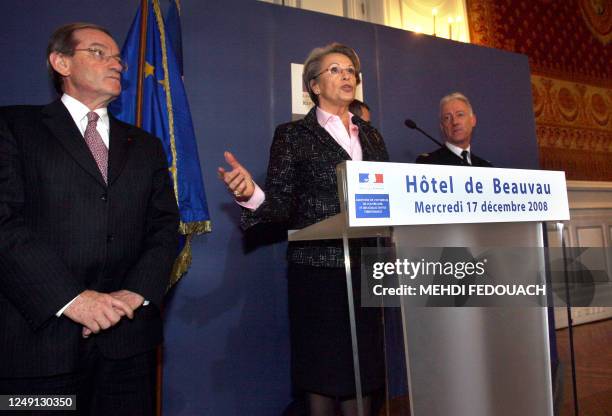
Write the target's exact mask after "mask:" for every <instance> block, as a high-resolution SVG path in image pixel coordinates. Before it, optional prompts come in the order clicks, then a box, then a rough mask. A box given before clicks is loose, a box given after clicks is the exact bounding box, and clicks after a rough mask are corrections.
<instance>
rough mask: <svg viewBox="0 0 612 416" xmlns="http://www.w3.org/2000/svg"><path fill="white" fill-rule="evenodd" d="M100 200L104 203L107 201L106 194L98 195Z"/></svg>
mask: <svg viewBox="0 0 612 416" xmlns="http://www.w3.org/2000/svg"><path fill="white" fill-rule="evenodd" d="M100 199H101V200H102V201H104V202H106V201H107V200H108V196H107V195H106V194H102V195H100Z"/></svg>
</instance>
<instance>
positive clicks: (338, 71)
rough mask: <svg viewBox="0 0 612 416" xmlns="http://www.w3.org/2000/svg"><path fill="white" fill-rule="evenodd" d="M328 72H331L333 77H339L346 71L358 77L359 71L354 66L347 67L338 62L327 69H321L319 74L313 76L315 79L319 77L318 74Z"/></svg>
mask: <svg viewBox="0 0 612 416" xmlns="http://www.w3.org/2000/svg"><path fill="white" fill-rule="evenodd" d="M326 72H329V75H331V76H332V77H339V76H340V75H342V74H343V73H344V72H346V73H347V74H348V75H349V76H351V77H354V78H356V77H357V71H356V70H355V68H353V67H352V66H347V67H346V68H342V67H341V66H340V65H338V64H331V65H330V66H329V67H327V69H325V70H324V71H321V72H319V73H318V74H317V75H315V76H314V77H313V79H315V78H316V77H318V76H320V75H322V74H324V73H326Z"/></svg>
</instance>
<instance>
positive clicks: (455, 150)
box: [444, 142, 472, 165]
mask: <svg viewBox="0 0 612 416" xmlns="http://www.w3.org/2000/svg"><path fill="white" fill-rule="evenodd" d="M444 144H445V145H446V147H447V148H448V150H450V151H451V152H453V153H454V154H456V155H457V156H459V157H460V158H461V159H463V156H461V152H463V151H464V150H467V152H468V154H467V160H468V163H469V164H470V165H471V164H472V152H471V151H470V147H471V146H468V147H467V148H465V149H463V148H461V147H459V146H455V145H454V144H452V143H449V142H445V143H444Z"/></svg>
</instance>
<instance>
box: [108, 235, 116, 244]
mask: <svg viewBox="0 0 612 416" xmlns="http://www.w3.org/2000/svg"><path fill="white" fill-rule="evenodd" d="M114 239H115V236H114V235H112V234H109V235H107V236H106V242H107V243H111V242H112V241H113V240H114Z"/></svg>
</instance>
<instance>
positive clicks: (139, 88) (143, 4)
mask: <svg viewBox="0 0 612 416" xmlns="http://www.w3.org/2000/svg"><path fill="white" fill-rule="evenodd" d="M148 17H149V0H140V43H139V45H138V46H139V47H138V82H137V84H136V126H137V127H142V96H143V91H144V85H143V84H144V77H145V73H144V72H145V55H146V52H147V18H148ZM160 312H161V311H160ZM162 359H163V350H162V346H161V345H160V346H158V347H157V349H156V360H155V361H156V365H155V373H156V377H155V414H156V416H161V414H162V376H163V364H162Z"/></svg>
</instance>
